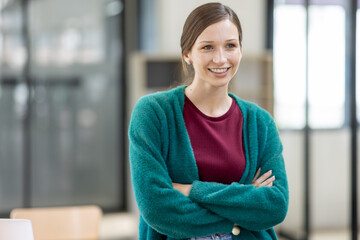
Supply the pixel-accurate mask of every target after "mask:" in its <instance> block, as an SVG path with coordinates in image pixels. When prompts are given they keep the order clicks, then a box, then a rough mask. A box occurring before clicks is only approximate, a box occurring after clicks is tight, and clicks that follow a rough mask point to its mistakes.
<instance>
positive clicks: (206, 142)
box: [184, 96, 246, 184]
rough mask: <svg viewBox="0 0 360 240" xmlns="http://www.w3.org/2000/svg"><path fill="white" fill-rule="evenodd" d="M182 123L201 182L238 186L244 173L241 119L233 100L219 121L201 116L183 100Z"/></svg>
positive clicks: (195, 108) (217, 118) (192, 105)
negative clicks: (183, 121)
mask: <svg viewBox="0 0 360 240" xmlns="http://www.w3.org/2000/svg"><path fill="white" fill-rule="evenodd" d="M184 120H185V125H186V129H187V131H188V134H189V136H190V142H191V146H192V148H193V151H194V155H195V159H196V164H197V167H198V169H199V177H200V180H201V181H206V182H218V183H224V184H230V183H232V182H239V180H240V178H241V176H242V174H243V172H244V170H245V165H246V161H245V154H244V147H243V141H242V127H243V115H242V113H241V110H240V108H239V107H238V106H237V104H236V102H235V100H234V99H233V100H232V104H231V107H230V109H229V110H228V111H227V112H226V113H225V114H224V115H222V116H220V117H209V116H207V115H205V114H204V113H202V112H201V111H200V110H199V109H198V108H197V107H196V106H195V105H194V104H193V103H192V102H191V101H190V99H189V98H188V97H186V96H185V106H184Z"/></svg>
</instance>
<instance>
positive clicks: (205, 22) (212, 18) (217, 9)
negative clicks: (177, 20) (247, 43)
mask: <svg viewBox="0 0 360 240" xmlns="http://www.w3.org/2000/svg"><path fill="white" fill-rule="evenodd" d="M225 19H228V20H230V21H231V22H232V23H233V24H234V25H235V26H236V28H237V30H238V32H239V43H240V46H241V43H242V28H241V24H240V20H239V18H238V16H237V15H236V13H235V12H234V11H233V10H232V9H231V8H230V7H228V6H225V5H223V4H221V3H217V2H213V3H206V4H204V5H201V6H199V7H197V8H195V9H194V10H193V11H192V12H191V13H190V14H189V16H188V17H187V19H186V21H185V24H184V27H183V32H182V35H181V40H180V46H181V55H182V65H183V69H184V71H185V73H186V74H188V72H189V70H190V71H193V69H192V66H191V65H189V64H186V63H185V61H184V54H185V53H186V52H187V51H190V50H191V48H192V46H193V45H194V43H195V41H196V39H197V38H198V37H199V35H200V34H201V33H202V32H203V31H204V30H205V29H206V28H207V27H208V26H210V25H212V24H214V23H217V22H220V21H222V20H225Z"/></svg>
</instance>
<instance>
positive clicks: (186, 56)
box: [183, 51, 191, 65]
mask: <svg viewBox="0 0 360 240" xmlns="http://www.w3.org/2000/svg"><path fill="white" fill-rule="evenodd" d="M183 58H184V61H185V62H186V63H187V64H188V65H190V64H191V52H190V51H186V52H185V53H184V55H183Z"/></svg>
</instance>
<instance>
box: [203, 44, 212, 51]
mask: <svg viewBox="0 0 360 240" xmlns="http://www.w3.org/2000/svg"><path fill="white" fill-rule="evenodd" d="M202 49H204V50H211V49H212V47H211V45H206V46H204V47H203V48H202Z"/></svg>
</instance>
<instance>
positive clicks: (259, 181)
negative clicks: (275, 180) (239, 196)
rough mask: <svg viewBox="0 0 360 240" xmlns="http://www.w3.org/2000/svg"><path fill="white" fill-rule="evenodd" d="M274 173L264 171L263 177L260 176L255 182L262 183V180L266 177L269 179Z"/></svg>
mask: <svg viewBox="0 0 360 240" xmlns="http://www.w3.org/2000/svg"><path fill="white" fill-rule="evenodd" d="M271 174H272V171H271V170H270V171H267V172H266V173H264V174H263V175H262V176H261V177H259V178H258V179H256V181H255V183H257V184H261V183H262V182H264V181H265V180H266V179H268V178H269V177H270V176H271Z"/></svg>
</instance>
